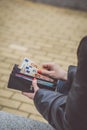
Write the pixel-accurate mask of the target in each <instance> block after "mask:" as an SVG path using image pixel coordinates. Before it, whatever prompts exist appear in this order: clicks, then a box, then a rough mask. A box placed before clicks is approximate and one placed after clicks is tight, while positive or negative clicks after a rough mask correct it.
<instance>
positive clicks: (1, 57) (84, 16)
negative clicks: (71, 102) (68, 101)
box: [0, 0, 87, 122]
mask: <svg viewBox="0 0 87 130" xmlns="http://www.w3.org/2000/svg"><path fill="white" fill-rule="evenodd" d="M85 35H87V12H81V11H75V10H69V9H63V8H57V7H53V6H48V5H42V4H38V3H32V2H31V1H27V0H26V1H24V0H0V110H3V111H7V112H11V113H14V114H19V115H22V116H25V117H30V118H33V119H37V120H41V121H44V122H45V120H44V119H43V118H42V117H41V115H40V114H39V113H38V112H37V110H36V109H35V107H34V105H33V102H32V101H31V100H29V99H27V98H26V97H24V96H23V95H21V93H20V92H18V91H12V90H9V89H8V88H7V82H8V77H9V74H10V72H11V70H12V67H13V65H14V64H15V63H17V64H19V63H20V62H21V60H22V59H23V58H24V57H29V58H30V59H32V60H33V61H35V62H36V63H37V64H42V63H44V62H47V61H53V62H56V63H59V64H60V65H61V66H63V68H65V69H66V70H67V67H68V65H69V64H74V65H76V49H77V46H78V44H79V41H80V39H81V38H82V37H83V36H85Z"/></svg>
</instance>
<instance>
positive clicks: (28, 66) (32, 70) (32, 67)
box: [19, 58, 53, 82]
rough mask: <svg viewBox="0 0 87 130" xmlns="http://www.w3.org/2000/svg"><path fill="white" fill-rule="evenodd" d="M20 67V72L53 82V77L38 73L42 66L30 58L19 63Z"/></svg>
mask: <svg viewBox="0 0 87 130" xmlns="http://www.w3.org/2000/svg"><path fill="white" fill-rule="evenodd" d="M19 68H20V73H22V74H25V75H29V76H33V77H36V78H40V79H43V80H47V81H51V82H53V79H51V78H49V77H47V76H44V75H41V74H38V72H37V71H38V69H41V67H39V66H38V65H36V64H35V63H34V62H33V61H31V60H30V59H29V58H24V59H23V61H22V63H21V65H19Z"/></svg>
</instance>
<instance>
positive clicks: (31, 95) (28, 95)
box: [22, 92, 34, 99]
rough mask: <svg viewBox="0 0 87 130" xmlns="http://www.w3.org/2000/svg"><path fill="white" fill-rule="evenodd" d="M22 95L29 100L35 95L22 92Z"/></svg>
mask: <svg viewBox="0 0 87 130" xmlns="http://www.w3.org/2000/svg"><path fill="white" fill-rule="evenodd" d="M22 94H23V95H24V96H26V97H28V98H31V99H32V97H33V95H34V93H27V92H22Z"/></svg>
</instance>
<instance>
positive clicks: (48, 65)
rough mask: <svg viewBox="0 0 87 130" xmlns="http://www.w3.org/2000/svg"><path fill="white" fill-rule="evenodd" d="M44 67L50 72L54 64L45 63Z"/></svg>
mask: <svg viewBox="0 0 87 130" xmlns="http://www.w3.org/2000/svg"><path fill="white" fill-rule="evenodd" d="M42 67H43V68H45V69H48V70H49V69H51V68H52V67H53V63H45V64H43V65H42Z"/></svg>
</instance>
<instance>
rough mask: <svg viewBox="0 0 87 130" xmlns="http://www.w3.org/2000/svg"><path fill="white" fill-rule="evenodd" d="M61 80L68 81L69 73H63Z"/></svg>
mask: <svg viewBox="0 0 87 130" xmlns="http://www.w3.org/2000/svg"><path fill="white" fill-rule="evenodd" d="M61 79H62V80H67V72H66V71H63V72H62V74H61Z"/></svg>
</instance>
